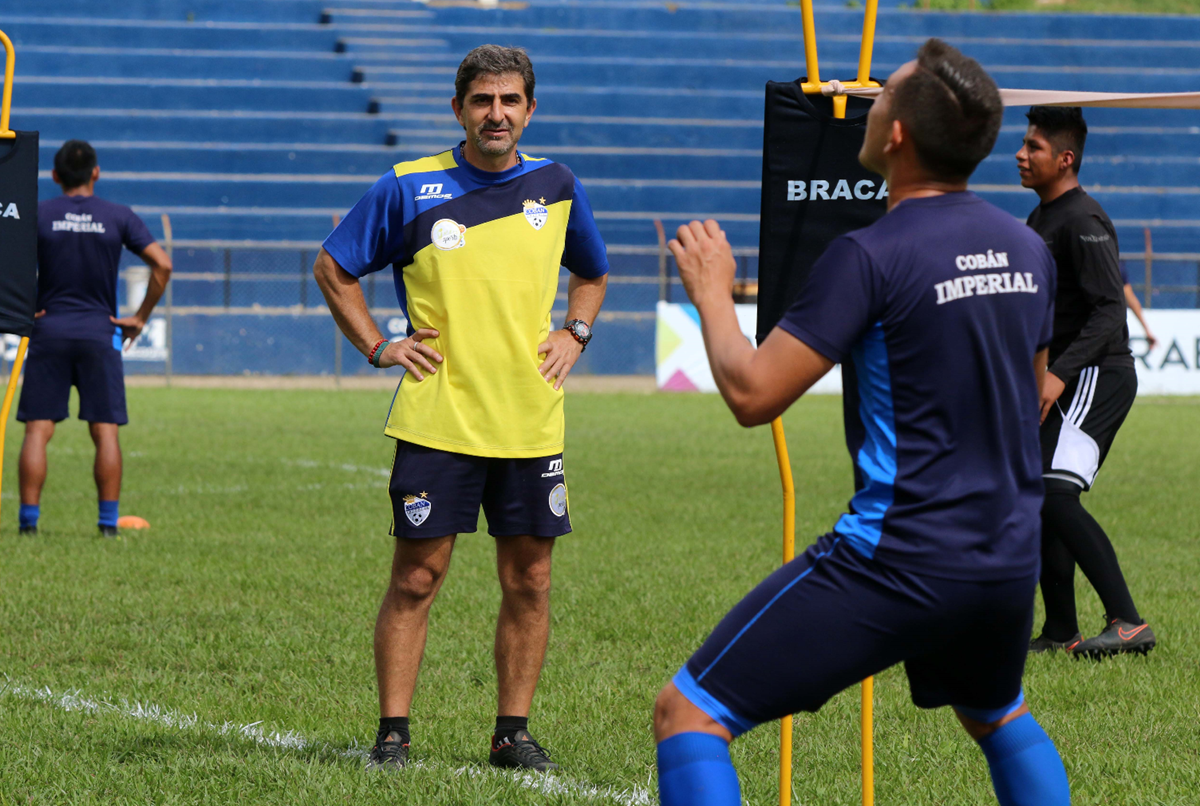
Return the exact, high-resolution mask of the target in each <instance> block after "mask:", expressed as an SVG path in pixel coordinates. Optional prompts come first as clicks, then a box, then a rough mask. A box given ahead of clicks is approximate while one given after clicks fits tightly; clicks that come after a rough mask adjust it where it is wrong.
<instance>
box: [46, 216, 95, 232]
mask: <svg viewBox="0 0 1200 806" xmlns="http://www.w3.org/2000/svg"><path fill="white" fill-rule="evenodd" d="M50 230H51V231H52V232H95V233H98V234H100V235H103V234H104V222H103V221H93V220H92V214H91V213H82V214H81V213H63V220H62V221H52V222H50Z"/></svg>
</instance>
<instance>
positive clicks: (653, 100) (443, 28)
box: [0, 0, 1200, 371]
mask: <svg viewBox="0 0 1200 806" xmlns="http://www.w3.org/2000/svg"><path fill="white" fill-rule="evenodd" d="M816 18H817V26H818V32H819V34H820V38H819V46H820V55H821V59H822V61H821V65H822V74H823V77H824V78H834V77H851V76H852V75H853V74H854V72H855V69H856V63H857V54H858V50H857V49H858V39H859V35H860V31H861V25H862V12H861V10H860V9H852V8H847V7H846V5H844V4H833V3H826V2H819V4H818V7H817V14H816ZM0 28H3V30H5V31H6V32H7V33H8V34H9V35H10V36H11V37H12V38H13V40H14V42H15V43H16V45H17V48H18V63H17V67H18V69H17V80H16V82H15V88H14V89H15V92H14V110H13V125H14V126H15V127H17V128H23V129H38V130H40V131H41V133H42V147H43V154H42V166H43V175H42V192H43V194H44V195H53V194H54V193H56V192H57V191H56V189H55V188H54V186H53V184H52V183H51V181H50V178H49V169H50V167H51V162H52V156H53V153H54V151H55V150H56V149H57V147H58V146H59V145H60V144H61V142H62V141H63V140H65V139H68V138H71V137H81V138H85V139H88V140H90V141H92V142H93V143H94V144H95V145H96V146H97V149H98V151H99V153H100V159H101V165H102V168H103V170H104V171H105V178H104V180H103V185H102V192H103V194H104V195H105V196H107V197H109V198H111V199H113V200H116V201H120V202H123V203H127V204H131V205H133V206H134V208H135V209H136V210H137V211H138V212H139V213H141V214H142V215H143V217H144V218H145V219H146V220H147V222H148V223H149V224H150V225H151V227H152V229H154V230H155V231H156V232H158V231H160V226H161V225H160V223H159V218H160V214H161V213H164V212H166V213H169V214H170V216H171V219H172V222H173V225H174V233H175V237H176V238H177V239H180V240H182V241H187V242H221V243H228V242H233V241H252V242H272V243H279V242H286V243H290V244H304V245H309V246H311V245H312V244H315V243H316V242H319V241H320V240H321V239H322V238H323V237H324V236H325V235H326V234H327V233H328V231H329V229H330V227H331V225H332V218H333V217H334V216H337V215H342V214H344V212H345V211H346V210H347V209H348V208H349V207H350V206H351V205H352V204H353V203H354V201H355V200H356V199H357V198H358V197H359V196H360V195H361V193H362V192H363V190H365V188H366V187H367V186H368V185H369V184H370V183H371V182H372V181H374V179H376V178H377V177H378V176H380V175H381V174H382V173H383V172H384V171H386V170H387V169H388V168H389V166H391V165H392V164H393V163H395V162H399V161H402V160H405V159H411V158H415V157H419V156H422V155H425V154H428V153H433V152H436V151H440V150H443V149H445V148H446V147H448V146H450V145H452V144H454V143H456V142H457V141H458V140H459V139H460V136H461V129H458V128H457V126H456V123H455V121H454V119H453V117H452V115H451V113H450V109H449V97H450V95H451V94H452V83H453V76H454V71H455V67H456V66H457V64H458V62H459V60H460V59H461V57H462V55H463V54H464V53H465V52H466V51H467V50H469V49H470V48H472V47H474V46H476V45H479V44H482V43H485V42H496V43H499V44H511V45H521V46H523V47H525V48H527V49H528V50H529V52H530V54H531V56H532V58H533V61H534V65H535V67H536V69H537V74H538V92H537V96H538V101H539V107H538V111H537V113H536V115H535V118H534V122H533V124H532V125H531V127H530V128H529V130H528V131H527V134H526V137H525V140H524V141H523V143H522V146H523V149H524V150H526V151H529V152H530V153H534V154H539V155H544V156H549V157H552V158H554V159H556V160H559V161H562V162H565V163H567V164H568V165H570V166H571V167H572V168H573V169H574V170H575V172H576V174H577V175H578V176H580V177H581V178H582V179H583V180H584V183H585V186H586V187H587V189H588V192H589V195H590V197H591V199H592V202H593V206H594V207H595V209H596V211H597V216H598V219H599V224H600V227H601V230H602V232H603V234H604V236H605V238H606V240H607V242H608V243H609V244H610V246H611V247H612V248H613V249H612V251H613V264H614V268H615V271H614V276H618V277H630V278H635V279H636V278H639V277H640V278H642V279H643V280H645V281H649V280H650V279H651V277H652V276H653V275H654V274H655V273H656V272H657V266H658V263H657V257H656V255H655V244H656V236H655V230H654V226H653V221H654V219H656V218H658V219H662V221H663V222H664V224H665V225H666V227H667V230H668V232H670V231H671V230H672V229H673V228H674V227H675V226H677V225H678V224H679V223H681V222H682V221H684V220H686V219H688V218H691V217H695V216H705V215H709V214H711V215H714V216H716V217H719V218H721V219H722V220H723V221H724V222H725V224H726V229H727V231H728V232H729V234H730V237H731V240H733V241H734V243H735V245H737V246H739V247H744V248H752V247H753V246H755V245H756V243H757V239H758V220H757V214H758V206H759V179H760V174H761V161H760V152H761V142H762V97H763V95H762V86H763V84H764V82H766V81H768V80H790V79H793V78H795V77H797V76H799V75H801V74H803V72H804V66H803V41H802V38H801V36H800V28H801V26H800V13H799V8H798V4H796V3H793V2H787V1H786V0H775V1H773V2H764V1H763V0H724V2H688V0H680V1H679V2H649V1H648V0H645V1H644V0H630V1H629V2H612V0H572V1H571V2H565V1H562V2H559V1H556V0H519V2H510V0H503V1H502V2H501V3H500V4H499V7H498V8H483V7H477V6H473V5H472V4H470V3H465V2H461V0H430V2H427V3H417V2H410V1H409V0H186V2H185V0H87V1H86V2H84V0H59V1H58V2H55V3H46V2H44V0H5V2H4V4H3V7H2V8H0ZM927 36H942V37H945V38H947V39H949V40H950V41H951V42H953V43H955V44H956V45H958V46H959V47H961V48H962V49H963V50H964V51H966V52H967V53H969V54H971V55H973V56H975V57H976V58H978V59H979V60H980V61H981V62H983V64H984V65H985V66H986V67H988V68H989V69H990V70H991V71H992V73H993V75H995V77H996V79H997V81H998V82H999V83H1000V84H1001V85H1002V86H1008V87H1023V88H1061V89H1081V90H1129V91H1141V90H1145V89H1147V88H1153V89H1161V90H1167V91H1185V90H1198V89H1200V48H1198V47H1196V45H1195V43H1196V41H1200V18H1188V17H1166V16H1137V17H1113V16H1101V15H1060V14H992V13H927V12H920V11H913V10H908V9H903V8H899V7H897V4H896V3H895V2H885V3H884V8H882V9H881V10H880V13H879V23H878V37H877V40H876V42H877V46H876V51H875V62H874V64H875V68H874V73H875V74H876V75H878V76H884V75H886V74H887V73H889V72H890V71H891V70H893V69H894V68H895V67H896V66H898V65H899V64H900V63H902V62H903V61H906V60H907V59H909V58H911V56H912V54H913V52H914V49H915V48H916V46H917V45H918V44H919V43H920V42H921V41H923V40H924V38H926V37H927ZM1023 111H1024V110H1019V109H1014V110H1010V111H1009V113H1008V114H1007V115H1006V118H1005V127H1004V130H1003V132H1002V134H1001V138H1000V142H999V143H998V145H997V147H996V150H995V152H994V154H993V155H992V157H990V158H989V159H988V160H987V162H985V163H984V165H983V166H981V168H980V170H979V171H978V173H977V174H976V176H975V178H974V183H975V186H976V188H977V189H978V190H979V191H980V192H981V193H983V194H984V195H985V196H987V197H988V198H989V199H990V200H992V201H993V202H995V203H997V204H999V205H1000V206H1001V207H1003V208H1004V209H1006V210H1008V211H1010V212H1012V213H1013V214H1014V215H1018V216H1021V217H1024V215H1025V214H1027V213H1028V211H1029V209H1030V208H1031V207H1032V206H1033V205H1034V202H1035V198H1034V197H1033V195H1032V194H1031V193H1029V192H1028V191H1025V190H1023V189H1021V188H1020V187H1019V185H1018V183H1017V177H1016V172H1015V169H1014V166H1013V159H1012V154H1013V153H1014V152H1015V151H1016V149H1017V148H1018V146H1019V142H1020V137H1021V133H1022V132H1023V131H1024V125H1023V122H1024V121H1023V117H1022V113H1023ZM1087 117H1088V119H1089V122H1090V124H1091V126H1092V135H1091V136H1090V137H1089V141H1088V148H1087V154H1086V158H1085V167H1084V173H1083V179H1084V180H1085V185H1086V186H1088V187H1089V188H1090V189H1091V191H1092V192H1093V193H1094V195H1095V196H1096V197H1097V198H1098V199H1099V200H1100V201H1101V202H1102V203H1103V204H1104V205H1105V207H1106V208H1107V209H1108V211H1109V213H1110V215H1111V216H1112V217H1113V219H1114V220H1115V221H1116V223H1117V225H1118V229H1119V235H1120V237H1121V240H1122V245H1123V248H1124V249H1126V250H1127V251H1140V250H1141V249H1142V244H1143V231H1144V229H1145V228H1146V227H1150V228H1151V229H1152V231H1153V237H1154V246H1155V250H1156V251H1159V252H1200V238H1198V237H1197V235H1198V228H1200V156H1198V154H1200V148H1198V146H1200V112H1190V111H1187V112H1185V111H1133V110H1091V111H1089V112H1088V114H1087ZM206 259H207V258H206ZM309 259H311V256H309ZM281 260H283V261H284V263H286V264H287V266H288V269H287V271H289V272H291V271H294V270H296V269H295V268H294V267H295V264H296V262H297V259H296V256H295V254H294V253H293V254H291V256H289V257H287V258H286V259H283V258H281ZM281 265H282V264H281ZM1174 268H1175V270H1176V273H1177V274H1179V273H1181V272H1182V273H1183V274H1188V273H1192V274H1194V272H1195V264H1180V265H1178V266H1175V267H1174ZM222 270H223V269H222ZM273 270H274V269H272V271H273ZM1166 270H1167V269H1166V268H1164V272H1165V271H1166ZM746 271H747V272H748V273H749V274H751V275H753V274H754V272H755V266H754V260H753V258H749V259H748V260H747V261H746ZM1157 271H1158V270H1157V269H1156V272H1157ZM1139 272H1140V269H1139V268H1138V267H1137V266H1134V267H1133V274H1134V279H1135V282H1137V281H1138V277H1139ZM1157 276H1159V277H1161V278H1163V279H1166V278H1167V275H1166V274H1159V275H1157ZM1181 277H1182V279H1179V280H1177V282H1178V283H1184V282H1186V283H1188V284H1193V285H1194V284H1195V283H1196V279H1195V277H1193V276H1182V275H1181ZM302 286H304V283H303V282H297V283H296V284H295V288H296V289H299V288H301V287H302ZM181 290H182V289H181ZM195 293H196V294H201V293H208V292H201V291H200V290H199V289H198V286H197V289H196V290H195ZM288 293H289V294H298V293H299V292H298V291H289V292H288ZM657 296H658V288H657V285H656V284H653V283H651V282H641V283H638V282H631V283H630V284H629V285H626V286H620V287H618V286H614V291H613V292H612V294H611V295H610V301H609V305H608V310H610V311H628V312H632V313H636V312H644V313H646V314H648V315H649V316H650V317H652V314H650V313H649V312H650V311H652V308H653V304H654V302H655V300H656V299H657ZM295 301H297V302H299V301H300V300H299V297H298V296H297V299H296V300H295ZM176 303H177V304H179V303H180V300H179V299H178V298H177V299H176ZM319 303H320V297H319V294H315V290H314V293H307V292H306V296H305V299H304V304H306V305H308V306H317V305H319ZM1155 303H1156V304H1158V305H1163V304H1168V305H1169V304H1176V305H1187V306H1189V307H1190V306H1193V305H1195V303H1196V294H1195V293H1194V292H1187V291H1184V292H1180V293H1176V294H1171V293H1167V294H1166V295H1165V296H1164V297H1163V298H1162V299H1159V298H1158V297H1156V298H1155ZM195 304H201V303H198V302H197V303H195ZM631 321H636V322H637V323H639V324H637V325H636V327H638V328H642V329H643V330H645V328H647V327H652V322H651V324H646V322H647V321H648V320H647V319H646V317H642V318H640V319H639V318H636V317H635V318H634V319H632V320H631ZM631 326H633V325H631ZM639 332H641V331H639ZM651 332H652V331H646V333H651ZM643 335H645V334H643ZM646 337H647V338H650V337H649V336H646ZM652 359H653V357H652V355H649V354H648V353H647V354H646V355H644V356H641V357H640V358H638V359H637V362H635V363H637V367H638V369H639V371H644V370H646V369H647V367H649V366H652Z"/></svg>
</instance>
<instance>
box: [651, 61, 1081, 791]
mask: <svg viewBox="0 0 1200 806" xmlns="http://www.w3.org/2000/svg"><path fill="white" fill-rule="evenodd" d="M1002 113H1003V109H1002V107H1001V103H1000V96H999V92H998V91H997V89H996V85H995V84H994V83H993V82H992V80H991V78H990V77H989V76H988V75H987V74H986V73H985V72H984V71H983V69H982V68H981V67H980V66H979V64H978V63H976V62H975V61H974V60H971V59H968V58H966V57H964V56H963V55H962V54H961V53H959V52H958V51H957V50H955V49H954V48H952V47H950V46H949V45H947V44H945V43H944V42H941V41H939V40H930V41H929V42H927V43H926V44H925V45H924V46H923V47H922V48H921V50H920V52H919V54H918V59H917V61H915V62H909V63H908V64H906V65H904V66H903V67H901V68H900V69H899V70H897V71H896V73H894V74H893V75H892V76H891V78H890V79H889V80H888V82H887V86H886V89H885V90H884V92H883V94H882V95H880V96H879V98H878V99H877V100H876V101H875V103H874V105H873V106H872V108H871V111H870V113H869V116H868V123H867V132H866V138H865V141H864V144H863V148H862V152H861V153H860V155H859V159H860V160H861V161H862V163H863V165H865V166H867V167H868V168H870V169H871V170H874V171H877V172H879V173H881V174H882V175H883V176H884V178H886V179H887V182H888V187H889V189H890V198H889V200H888V208H889V212H888V214H887V215H885V216H884V217H883V218H882V219H880V220H879V221H878V222H876V223H875V224H873V225H871V226H869V227H867V228H865V229H862V230H858V231H857V232H853V233H850V234H849V235H847V236H844V237H842V238H840V239H838V240H836V241H834V242H833V243H832V244H831V245H830V247H829V249H828V250H827V251H826V252H825V254H824V255H823V256H822V257H821V259H820V260H819V261H818V262H817V264H816V265H815V266H814V267H813V270H812V274H811V276H810V278H809V280H808V283H807V285H806V286H805V288H804V290H803V291H802V292H801V294H800V297H799V298H798V299H797V301H796V303H795V305H794V306H793V307H792V308H791V309H790V310H789V311H788V312H787V313H786V314H785V315H784V318H783V320H782V321H781V322H780V323H779V326H778V327H776V328H775V329H774V331H772V332H771V334H770V335H769V336H768V337H767V339H766V340H765V341H764V342H763V344H762V346H761V347H760V348H759V349H758V350H757V351H755V350H754V349H753V348H752V347H751V346H750V345H748V344H747V343H746V341H745V339H743V338H742V337H741V336H740V333H739V330H738V324H737V318H736V316H735V315H734V309H733V303H732V299H731V290H732V282H733V278H734V269H735V264H734V260H733V257H732V253H731V251H730V248H729V245H728V243H727V242H726V240H725V236H724V233H723V232H721V230H720V227H719V225H718V224H717V223H716V222H715V221H708V222H705V223H704V224H703V225H701V224H700V223H699V222H692V223H691V224H690V225H688V226H685V227H681V228H680V229H679V233H678V240H677V241H672V242H671V250H672V252H673V253H674V254H675V257H676V260H677V261H678V264H679V271H680V275H681V276H682V278H683V281H684V285H685V286H686V288H687V291H688V296H689V297H690V298H691V299H692V301H693V302H694V303H695V305H696V307H697V309H698V310H699V313H700V319H701V325H702V329H703V332H704V342H705V345H706V347H707V349H708V355H709V360H710V363H711V365H712V369H713V377H714V378H715V379H716V382H717V386H718V388H719V389H720V390H721V394H722V396H723V397H724V398H725V401H726V402H727V403H728V404H729V407H730V408H731V409H732V410H733V412H734V414H735V415H736V417H737V419H738V422H739V423H741V424H742V425H746V426H751V425H758V424H762V423H767V422H769V421H771V420H772V419H773V418H775V417H776V416H778V415H780V414H782V413H783V411H784V410H786V409H787V408H788V406H790V405H791V404H792V402H793V401H795V400H796V399H797V398H798V397H800V395H802V394H803V393H804V392H805V391H806V390H807V389H808V388H809V387H811V386H812V384H814V383H815V382H816V381H817V380H818V379H819V378H820V377H821V376H823V375H824V374H825V373H826V372H828V371H829V370H830V369H831V368H832V367H833V366H834V365H835V364H837V363H841V364H842V365H843V368H844V370H843V371H844V373H845V375H844V380H845V389H846V392H845V398H844V400H845V417H846V441H847V445H848V447H849V449H850V454H851V457H852V458H853V462H854V471H855V488H856V493H855V495H854V497H853V498H852V499H851V501H850V507H849V512H848V513H847V514H845V515H842V516H841V518H840V519H839V520H838V522H837V524H836V525H835V526H834V528H833V531H832V532H831V533H830V534H828V535H826V536H824V537H822V538H820V539H819V540H818V541H817V542H816V543H815V544H813V545H812V546H810V547H809V548H808V550H807V551H805V552H804V554H803V555H802V556H800V557H798V558H796V559H795V560H793V561H792V562H790V563H788V564H787V565H786V566H784V567H783V568H781V569H779V570H778V571H776V572H775V573H774V574H772V575H771V576H769V577H768V578H767V579H766V580H765V581H764V582H763V583H761V584H760V585H759V586H758V587H757V588H756V589H755V590H754V591H752V592H751V593H750V594H749V595H748V596H747V597H746V598H745V599H743V600H742V602H741V603H740V604H738V605H737V606H736V607H734V609H733V610H732V611H730V613H729V614H728V615H727V616H726V617H725V619H724V620H723V621H722V622H721V623H720V624H719V625H718V626H717V628H716V630H715V631H714V632H713V633H712V635H711V636H710V637H709V638H708V640H707V641H706V642H705V643H704V645H703V646H702V647H701V648H700V649H699V650H698V651H697V652H696V654H694V655H693V656H692V657H691V659H690V660H689V661H688V662H687V663H686V664H685V665H684V667H683V668H682V669H680V671H679V672H678V674H676V675H675V677H674V679H673V680H672V682H671V683H669V684H668V685H667V686H666V687H665V688H664V689H663V691H662V693H661V694H660V695H659V698H658V702H657V703H656V706H655V714H654V729H655V738H656V740H657V741H658V743H659V744H658V771H659V779H658V780H659V791H660V797H661V801H662V803H663V804H665V806H677V805H679V806H682V804H689V805H690V806H717V805H718V804H719V805H720V806H725V805H726V804H728V806H734V805H735V804H739V803H740V793H739V787H738V780H737V774H736V772H735V771H734V768H733V765H732V763H731V762H730V758H729V749H728V743H729V742H730V740H732V739H733V738H734V737H736V736H739V735H741V734H742V733H745V732H746V731H748V730H750V729H751V728H753V727H755V726H756V725H759V724H762V723H763V722H767V721H771V720H774V719H778V718H780V717H782V716H785V715H787V714H791V713H794V712H796V711H816V710H817V709H819V708H820V707H821V706H822V705H823V704H824V703H825V702H826V701H827V700H828V699H829V698H830V697H832V696H833V695H834V694H836V693H837V692H839V691H841V690H842V689H844V688H846V687H848V686H850V685H853V684H854V683H857V682H858V681H860V680H862V679H863V678H865V677H867V676H869V675H873V674H876V673H878V672H880V671H882V670H884V669H886V668H888V667H890V666H892V665H894V664H897V663H900V662H903V663H904V664H905V669H906V671H907V673H908V679H909V686H910V689H911V692H912V697H913V701H914V702H915V703H916V704H917V705H918V706H919V707H922V708H937V707H940V706H943V705H952V706H953V707H954V710H955V712H956V713H957V715H958V718H959V720H960V722H961V723H962V725H963V727H964V728H966V730H967V732H968V733H969V734H970V735H971V736H972V737H973V738H974V739H975V740H976V741H977V742H978V743H979V746H980V747H981V748H982V750H983V753H984V755H985V756H986V758H987V761H988V766H989V768H990V770H991V775H992V782H993V786H994V788H995V792H996V796H997V798H998V799H999V801H1000V803H1001V804H1003V806H1017V804H1020V805H1021V806H1033V805H1034V804H1036V806H1065V805H1066V804H1068V803H1069V802H1070V792H1069V789H1068V785H1067V777H1066V772H1065V771H1064V769H1063V765H1062V761H1061V760H1060V758H1059V756H1058V752H1057V750H1056V749H1055V747H1054V744H1053V743H1052V742H1051V741H1050V739H1049V737H1047V736H1046V734H1045V732H1044V731H1043V730H1042V729H1041V727H1040V726H1039V725H1038V723H1037V722H1036V721H1035V720H1034V718H1033V716H1032V715H1031V714H1030V713H1029V709H1028V708H1027V707H1026V705H1025V703H1024V694H1023V691H1022V688H1021V676H1022V673H1023V671H1024V666H1025V658H1026V651H1027V646H1028V641H1029V635H1030V630H1031V627H1032V621H1033V598H1034V590H1035V588H1036V587H1037V579H1038V565H1039V543H1040V541H1039V533H1040V521H1039V511H1040V509H1041V504H1042V481H1041V464H1040V453H1039V449H1038V387H1039V380H1040V378H1039V376H1040V375H1041V374H1042V372H1043V371H1044V369H1045V366H1046V363H1045V362H1046V346H1047V345H1048V344H1049V342H1050V335H1051V324H1052V321H1053V302H1054V264H1053V260H1052V258H1051V256H1050V254H1049V252H1048V251H1047V249H1046V247H1045V246H1044V245H1043V244H1042V243H1041V239H1039V238H1038V237H1037V235H1036V234H1035V233H1034V232H1032V231H1031V230H1029V229H1028V228H1027V227H1024V226H1022V225H1021V224H1020V223H1018V222H1016V221H1014V220H1013V219H1012V217H1011V216H1009V215H1007V214H1006V213H1004V212H1002V211H1000V210H998V209H996V208H995V207H992V206H991V205H990V204H987V203H986V202H984V201H983V200H981V199H980V198H978V197H977V196H975V195H974V194H972V193H969V192H967V190H966V186H967V179H968V177H969V176H970V174H971V173H972V171H974V169H975V166H976V165H977V164H978V163H979V161H980V160H982V159H983V158H984V157H985V156H987V154H988V152H989V151H990V150H991V148H992V145H993V144H994V143H995V141H996V135H997V133H998V132H999V129H1000V120H1001V116H1002ZM813 636H819V637H817V638H816V639H814V638H813ZM831 636H833V637H835V640H830V637H831Z"/></svg>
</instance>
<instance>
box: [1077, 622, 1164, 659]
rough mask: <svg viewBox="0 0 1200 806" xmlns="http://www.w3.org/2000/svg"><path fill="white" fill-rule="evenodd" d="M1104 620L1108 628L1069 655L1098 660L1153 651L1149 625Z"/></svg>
mask: <svg viewBox="0 0 1200 806" xmlns="http://www.w3.org/2000/svg"><path fill="white" fill-rule="evenodd" d="M1104 618H1105V621H1108V626H1107V627H1105V628H1104V632H1102V633H1100V634H1099V635H1097V636H1096V637H1094V638H1089V639H1087V640H1086V641H1084V642H1082V643H1081V644H1079V646H1077V647H1075V648H1074V649H1072V650H1071V654H1073V655H1075V656H1076V657H1083V658H1093V659H1095V660H1100V659H1102V658H1107V657H1109V656H1110V655H1120V654H1123V653H1126V652H1137V653H1139V654H1141V655H1145V654H1146V653H1147V652H1149V651H1150V650H1152V649H1154V644H1155V639H1154V630H1151V629H1150V625H1149V624H1147V623H1145V622H1142V623H1141V624H1130V623H1129V622H1128V621H1122V620H1121V619H1119V618H1115V619H1112V620H1111V621H1110V620H1109V619H1108V617H1107V616H1105V617H1104Z"/></svg>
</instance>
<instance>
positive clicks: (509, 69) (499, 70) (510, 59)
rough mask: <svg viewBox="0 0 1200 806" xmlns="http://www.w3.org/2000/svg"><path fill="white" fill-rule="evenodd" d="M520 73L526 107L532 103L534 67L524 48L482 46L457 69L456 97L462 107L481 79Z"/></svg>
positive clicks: (455, 79) (470, 54)
mask: <svg viewBox="0 0 1200 806" xmlns="http://www.w3.org/2000/svg"><path fill="white" fill-rule="evenodd" d="M505 73H517V74H518V75H520V76H521V80H522V81H524V82H525V104H526V105H529V104H531V103H533V85H534V78H533V63H532V62H530V61H529V55H528V54H527V53H526V52H525V50H524V49H523V48H505V47H501V46H500V45H480V46H479V47H477V48H475V50H473V51H471V52H470V53H468V54H467V58H465V59H463V60H462V64H460V65H459V66H458V75H456V76H455V77H454V97H455V98H457V99H458V102H459V103H460V104H461V103H462V102H463V99H464V98H466V97H467V88H468V87H470V86H471V82H472V81H474V80H475V79H476V78H478V77H479V76H481V75H491V76H499V75H503V74H505Z"/></svg>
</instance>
